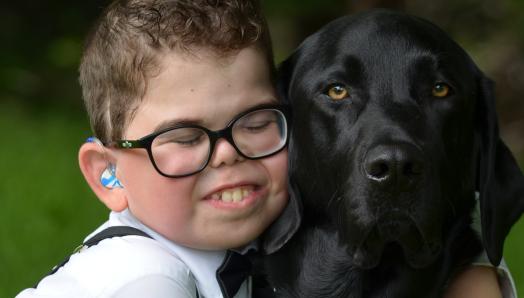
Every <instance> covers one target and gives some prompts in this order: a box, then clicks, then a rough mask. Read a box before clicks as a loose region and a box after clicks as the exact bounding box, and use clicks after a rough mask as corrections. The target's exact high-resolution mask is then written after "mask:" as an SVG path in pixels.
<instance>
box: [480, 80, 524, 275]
mask: <svg viewBox="0 0 524 298" xmlns="http://www.w3.org/2000/svg"><path fill="white" fill-rule="evenodd" d="M479 82H480V83H479V87H480V88H479V89H480V92H479V93H480V94H479V98H478V100H477V115H476V116H477V119H476V121H477V123H476V129H477V132H476V134H477V136H479V139H478V143H479V165H478V169H477V173H478V177H477V183H478V185H477V189H478V191H479V193H480V210H481V222H482V238H483V242H484V248H485V249H486V252H487V254H488V257H489V260H490V261H491V263H492V264H494V265H498V264H499V263H500V260H501V258H502V253H503V248H504V240H505V238H506V236H507V234H508V233H509V231H510V229H511V226H512V225H513V224H514V223H515V222H516V221H517V220H518V219H519V218H520V216H521V214H522V212H523V211H524V176H523V175H522V172H521V170H520V168H519V166H518V164H517V162H516V161H515V158H514V157H513V155H512V154H511V152H510V151H509V149H508V148H507V147H506V145H505V144H504V142H503V141H502V140H501V139H500V136H499V130H498V122H497V115H496V109H495V95H494V87H493V85H494V84H493V82H492V81H491V80H490V79H488V78H486V77H484V76H483V75H482V77H481V79H480V80H479Z"/></svg>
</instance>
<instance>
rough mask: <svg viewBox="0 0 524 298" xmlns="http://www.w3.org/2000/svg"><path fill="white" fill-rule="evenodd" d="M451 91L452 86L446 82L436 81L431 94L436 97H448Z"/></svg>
mask: <svg viewBox="0 0 524 298" xmlns="http://www.w3.org/2000/svg"><path fill="white" fill-rule="evenodd" d="M450 93H451V87H449V85H448V84H446V83H436V84H435V86H433V89H432V90H431V95H433V96H434V97H439V98H442V97H446V96H448V95H449V94H450Z"/></svg>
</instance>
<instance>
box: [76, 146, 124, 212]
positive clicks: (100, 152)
mask: <svg viewBox="0 0 524 298" xmlns="http://www.w3.org/2000/svg"><path fill="white" fill-rule="evenodd" d="M78 162H79V165H80V171H82V174H83V175H84V178H85V180H86V181H87V184H89V187H91V189H92V190H93V192H94V193H95V194H96V196H97V197H98V199H99V200H100V201H102V203H104V204H105V205H106V206H107V208H109V209H111V210H113V211H116V212H120V211H123V210H124V209H126V208H127V197H126V194H125V191H124V189H123V188H107V187H105V186H104V185H103V184H102V182H101V181H100V178H101V176H102V174H103V173H104V171H105V170H106V169H107V168H108V166H109V164H110V161H109V160H107V155H106V149H105V148H104V147H103V146H102V145H101V144H98V143H96V142H87V143H84V144H83V145H82V146H81V147H80V150H79V152H78Z"/></svg>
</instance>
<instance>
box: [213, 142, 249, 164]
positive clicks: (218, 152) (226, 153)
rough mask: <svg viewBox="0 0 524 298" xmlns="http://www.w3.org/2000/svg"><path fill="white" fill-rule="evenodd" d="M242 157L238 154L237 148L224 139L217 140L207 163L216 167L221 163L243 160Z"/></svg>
mask: <svg viewBox="0 0 524 298" xmlns="http://www.w3.org/2000/svg"><path fill="white" fill-rule="evenodd" d="M243 160H244V158H243V157H242V156H241V155H240V154H238V152H237V150H236V149H235V148H234V147H233V145H231V144H230V143H229V142H228V141H227V140H226V139H224V138H221V139H219V140H217V142H216V144H215V148H214V150H213V152H212V154H211V160H210V161H209V164H210V165H211V167H214V168H217V167H220V166H222V165H232V164H234V163H235V162H238V161H243Z"/></svg>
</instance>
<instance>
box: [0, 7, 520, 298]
mask: <svg viewBox="0 0 524 298" xmlns="http://www.w3.org/2000/svg"><path fill="white" fill-rule="evenodd" d="M107 3H108V1H102V0H93V1H79V2H72V1H66V0H52V1H51V0H48V1H29V0H19V1H16V2H9V3H6V4H1V5H0V127H1V129H0V132H1V141H0V268H1V269H0V297H13V296H15V295H16V293H18V292H19V291H20V290H21V289H23V288H26V287H30V286H32V285H34V283H35V282H36V281H38V280H39V279H40V278H41V277H42V276H43V275H44V274H45V273H47V272H48V271H49V270H50V268H51V267H52V266H53V265H54V264H56V263H57V262H59V261H60V260H62V259H63V258H64V256H66V255H68V254H69V253H70V252H71V251H72V250H73V249H74V248H75V247H76V246H77V245H78V244H79V243H80V242H81V241H82V240H83V238H84V237H85V235H87V234H88V233H89V232H90V231H92V230H93V229H94V228H96V227H97V226H98V225H99V224H100V223H101V222H103V221H104V220H105V219H106V218H107V211H106V210H105V208H104V207H103V206H102V205H101V204H100V203H99V202H98V200H97V199H96V198H95V196H94V195H93V194H92V193H91V191H90V190H89V188H88V187H87V184H86V183H85V182H84V181H83V178H82V176H81V174H80V171H79V169H78V165H77V158H76V154H77V151H78V148H79V146H80V145H81V144H82V142H84V141H85V139H86V138H87V137H88V136H89V135H90V130H89V124H88V121H87V118H86V116H85V113H84V110H83V107H82V103H81V95H80V90H79V87H78V84H77V82H76V80H77V71H76V69H77V67H78V63H79V58H80V55H81V49H82V40H83V38H84V36H85V34H86V32H87V29H88V27H89V25H90V24H91V23H92V22H93V20H94V19H95V16H96V15H98V14H99V13H100V11H101V9H102V7H104V6H105V5H106V4H107ZM263 4H264V7H265V11H266V13H267V15H268V17H269V23H270V27H271V31H272V34H273V38H274V45H275V53H276V59H277V61H281V60H282V59H283V58H285V57H286V56H287V55H288V54H289V53H290V52H291V51H292V49H293V48H294V47H296V46H297V45H298V43H299V42H300V41H301V40H302V39H303V38H304V37H305V36H306V35H308V34H310V33H311V32H313V31H314V30H316V29H318V28H319V26H321V25H322V24H324V23H325V22H327V21H328V20H331V19H333V18H335V17H337V16H340V15H343V14H346V13H349V12H355V11H358V10H363V9H367V8H370V7H390V8H391V7H392V8H396V9H401V10H405V11H408V12H410V13H413V14H417V15H420V16H423V17H425V18H428V19H430V20H432V21H433V22H435V23H436V24H438V25H440V26H442V27H443V28H444V29H446V30H447V31H448V32H449V33H450V34H451V35H452V36H453V37H454V38H455V39H457V41H459V43H460V44H462V45H463V46H464V47H465V48H466V49H467V50H468V52H470V54H471V55H472V56H473V58H474V59H475V61H477V63H478V64H479V65H480V67H481V68H482V69H483V70H484V71H485V72H486V73H487V74H488V75H489V76H491V77H492V78H494V79H495V80H496V81H497V83H498V86H499V88H498V89H497V96H498V99H499V103H498V109H499V115H500V118H501V129H502V135H503V137H504V139H505V140H506V142H507V143H508V144H509V146H510V148H511V149H512V150H513V152H514V153H515V154H516V156H517V158H518V159H519V160H520V161H521V165H523V164H524V163H523V161H524V143H523V140H524V138H523V136H524V135H523V134H524V133H523V132H524V103H523V100H522V98H524V58H523V56H524V50H523V49H524V1H523V0H501V1H496V0H485V1H479V0H461V1H451V0H449V1H440V2H435V3H432V4H429V2H427V1H422V0H420V1H383V3H382V2H381V1H377V0H375V1H362V0H361V1H343V0H323V1H320V0H302V1H299V0H285V1H279V0H266V1H263ZM523 236H524V220H522V219H521V220H520V222H519V223H518V224H517V225H516V226H515V227H514V228H513V230H512V232H511V234H510V235H509V237H508V239H507V242H506V249H505V258H506V261H507V263H508V264H509V266H510V269H511V271H512V273H513V276H514V278H515V281H516V283H517V287H518V289H519V290H520V292H523V291H524V257H523V256H522V252H523V251H524V239H523Z"/></svg>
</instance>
